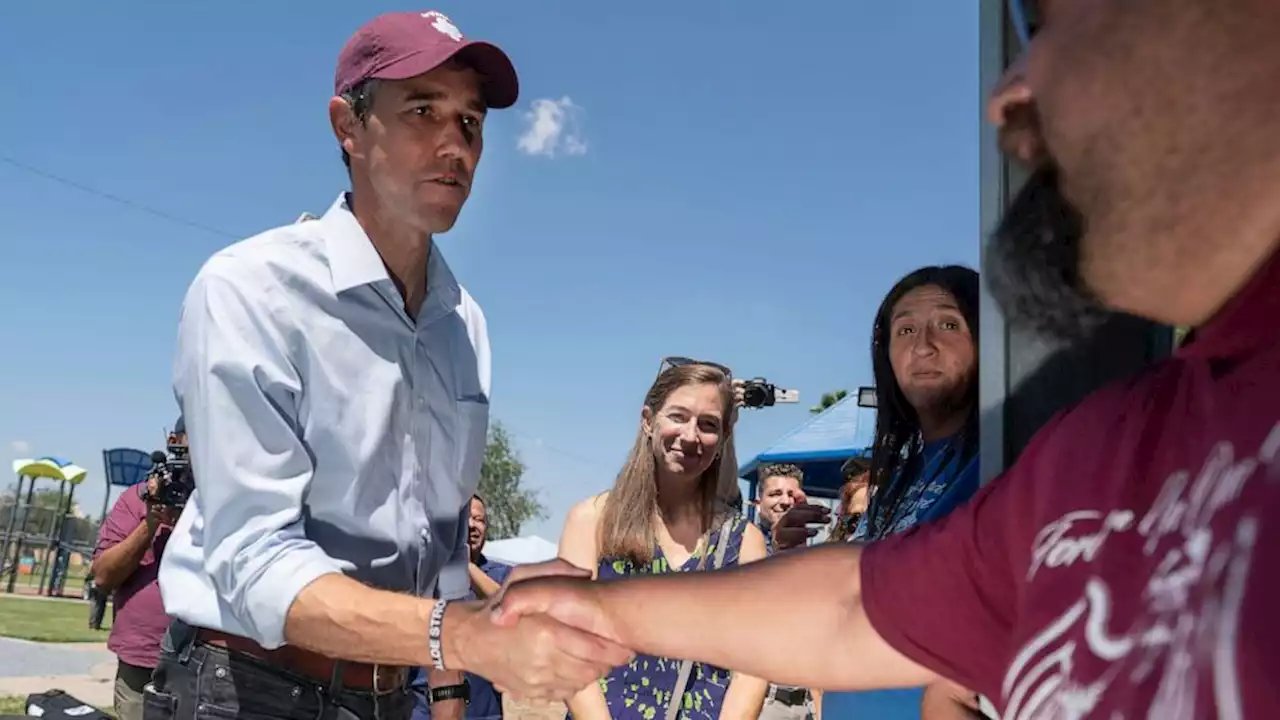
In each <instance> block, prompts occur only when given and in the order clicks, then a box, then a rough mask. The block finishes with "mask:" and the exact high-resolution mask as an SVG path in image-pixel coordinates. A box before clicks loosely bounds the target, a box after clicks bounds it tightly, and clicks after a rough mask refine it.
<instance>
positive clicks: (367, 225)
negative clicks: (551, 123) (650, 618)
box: [145, 11, 630, 720]
mask: <svg viewBox="0 0 1280 720" xmlns="http://www.w3.org/2000/svg"><path fill="white" fill-rule="evenodd" d="M517 95H518V88H517V79H516V73H515V69H514V68H513V67H512V64H511V61H510V60H509V59H508V58H507V56H506V55H505V54H504V53H503V52H502V51H501V50H499V49H498V48H497V47H495V46H493V45H490V44H488V43H484V42H478V41H474V40H470V39H467V38H465V37H464V36H463V35H462V33H461V31H460V30H459V29H458V27H457V25H455V24H454V23H453V21H452V20H450V19H449V18H448V17H446V16H445V15H444V14H442V13H440V12H435V11H427V12H396V13H388V14H385V15H381V16H379V17H377V18H375V19H374V20H372V21H371V22H369V23H368V24H367V25H365V26H364V27H362V28H360V29H359V30H358V31H357V32H356V33H355V35H353V36H352V37H351V39H350V40H349V41H348V42H347V44H346V46H345V47H344V48H343V49H342V52H341V54H340V55H339V58H338V64H337V71H336V73H335V76H334V95H333V98H332V99H331V100H330V101H329V107H328V119H329V122H330V125H331V126H332V128H333V132H334V136H335V138H336V140H337V142H338V146H339V148H340V149H341V153H342V159H343V161H344V163H345V164H346V166H347V168H348V171H349V175H350V181H351V189H350V191H349V192H344V193H342V194H341V195H340V196H339V197H338V199H337V200H336V202H334V203H333V205H332V206H331V207H330V208H329V210H328V212H326V213H325V214H324V216H323V217H321V218H318V219H314V220H310V219H303V220H302V221H301V222H297V223H292V224H289V225H286V226H283V227H279V228H275V229H273V230H269V231H267V232H265V233H262V234H260V235H258V236H256V237H253V238H250V239H248V240H245V241H243V242H240V243H237V244H235V245H232V246H231V247H228V248H226V249H224V250H222V251H220V252H218V253H217V254H216V255H214V256H213V257H212V258H211V259H210V260H209V261H208V262H207V263H206V264H205V265H204V267H203V268H202V269H201V270H200V272H199V274H198V275H197V277H196V279H195V280H194V281H193V282H192V284H191V288H190V290H189V291H188V293H187V296H186V299H185V302H184V305H183V309H182V316H181V321H180V325H179V332H178V349H177V359H176V361H175V366H174V368H175V369H174V390H175V394H176V395H177V399H178V403H179V405H180V406H181V408H182V414H183V416H184V418H185V419H186V422H187V429H188V431H189V437H190V444H191V460H192V467H193V469H194V472H195V478H196V491H195V494H194V495H193V496H192V498H191V500H190V503H189V504H188V507H187V509H186V511H185V512H184V513H183V516H182V518H181V520H180V522H179V523H178V525H177V527H176V528H175V529H174V533H173V536H172V538H171V540H170V544H169V552H168V554H166V556H165V560H164V562H163V564H162V567H161V571H160V589H161V592H162V594H163V597H164V604H165V608H166V609H167V610H168V611H169V613H170V614H171V615H173V616H175V618H177V619H178V620H180V621H181V622H180V623H175V626H174V631H173V632H171V633H170V634H169V636H168V637H169V642H168V646H167V647H165V652H164V654H163V656H162V657H161V659H160V663H159V665H158V666H157V668H156V672H155V675H154V681H153V686H152V687H151V688H149V690H150V692H149V693H148V694H147V695H146V697H145V703H146V707H147V715H148V718H149V720H160V719H161V718H162V717H171V716H175V715H176V716H180V717H195V716H203V714H204V713H205V712H212V711H214V709H216V710H217V712H218V714H220V715H231V716H235V715H245V714H248V715H252V716H253V717H276V718H295V717H302V716H306V717H330V716H331V713H335V712H336V713H338V714H339V715H342V714H343V713H346V714H354V715H355V716H358V717H379V718H404V717H407V716H408V715H409V713H410V711H411V705H412V701H411V699H410V696H409V693H408V692H407V690H406V681H407V678H408V674H409V672H408V669H409V668H411V667H420V666H425V667H426V668H428V675H429V678H428V680H429V684H430V686H431V688H430V699H431V701H432V703H433V708H432V716H433V717H435V718H437V720H441V719H445V718H460V717H462V714H463V708H464V706H465V703H466V701H467V696H468V691H469V688H468V685H467V684H466V682H465V681H464V680H463V672H464V671H469V672H472V673H475V674H478V675H481V676H484V677H487V678H489V679H491V680H492V681H493V682H494V683H495V685H497V686H498V687H499V688H501V689H504V690H510V691H512V692H514V693H516V694H518V695H523V696H527V697H534V698H564V697H567V696H569V695H571V694H573V693H574V692H576V691H577V690H579V689H580V688H582V687H583V686H584V685H586V684H588V683H589V682H592V681H594V680H595V679H596V678H598V677H600V676H602V675H604V674H605V673H606V672H607V671H608V669H609V668H611V667H613V666H614V665H616V664H618V663H620V662H625V661H626V660H627V659H628V658H629V657H630V654H629V653H628V652H626V651H625V650H623V649H621V648H619V647H618V646H616V645H614V644H612V643H610V642H608V641H605V640H602V639H599V638H597V637H595V636H592V635H589V634H587V633H584V632H583V631H581V630H578V629H574V628H570V627H568V626H565V625H562V624H560V623H558V622H556V621H553V620H550V619H548V618H534V619H533V621H532V622H530V623H521V624H520V625H519V626H518V627H514V628H500V627H497V626H494V625H493V624H492V623H491V622H489V620H488V616H487V613H486V611H485V610H484V609H483V608H482V607H480V606H479V605H478V604H476V603H472V604H470V605H468V604H466V603H462V602H453V601H455V600H461V599H463V598H465V597H466V595H467V592H468V589H469V583H468V574H467V571H468V554H469V553H468V546H467V513H468V501H469V500H470V498H471V496H472V493H473V492H474V491H475V489H476V485H477V483H478V482H479V473H480V465H481V460H482V457H483V453H484V447H485V438H486V433H487V430H488V421H489V362H490V360H489V340H488V333H487V329H486V325H485V319H484V315H483V314H482V312H481V310H480V307H479V305H478V304H477V303H476V301H475V300H474V299H472V297H471V296H470V295H469V294H468V293H467V291H466V290H465V289H463V288H462V287H461V286H460V285H459V284H458V282H457V280H455V278H454V276H453V273H452V272H451V271H450V270H449V266H448V265H447V264H446V263H445V260H444V258H443V256H442V255H441V253H440V250H439V248H438V246H437V245H436V243H435V242H434V237H435V235H436V234H438V233H443V232H446V231H448V230H449V229H450V228H451V227H453V225H454V222H455V221H456V220H457V217H458V213H459V212H460V211H461V210H462V206H463V204H464V203H465V202H466V200H467V197H468V196H469V195H470V192H471V187H472V183H473V181H474V179H475V173H476V167H477V165H478V163H479V161H480V155H481V150H482V148H483V145H484V125H485V116H486V114H487V113H488V111H489V110H491V109H496V108H506V107H510V106H511V105H513V104H514V103H515V102H516V98H517ZM521 572H523V573H530V572H572V570H571V569H567V568H566V567H565V566H563V565H557V564H550V565H544V566H540V567H539V568H535V569H533V570H523V571H517V574H519V573H521Z"/></svg>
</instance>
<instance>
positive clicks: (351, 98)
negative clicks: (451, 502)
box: [339, 78, 484, 503]
mask: <svg viewBox="0 0 1280 720" xmlns="http://www.w3.org/2000/svg"><path fill="white" fill-rule="evenodd" d="M377 94H378V79H377V78H366V79H364V80H361V81H360V82H358V83H356V84H355V85H352V86H351V89H350V90H347V91H346V92H344V93H342V99H343V100H346V101H347V104H348V105H350V106H351V114H353V115H355V116H356V120H359V121H360V124H361V125H363V124H365V122H366V121H367V120H368V119H369V110H370V109H372V108H373V99H374V97H376V96H377ZM339 149H340V150H342V164H343V165H345V166H347V174H348V175H350V174H351V156H350V155H348V154H347V151H346V149H345V148H339ZM476 497H479V496H478V495H477V496H476ZM480 502H482V503H483V502H484V500H483V499H482V500H480Z"/></svg>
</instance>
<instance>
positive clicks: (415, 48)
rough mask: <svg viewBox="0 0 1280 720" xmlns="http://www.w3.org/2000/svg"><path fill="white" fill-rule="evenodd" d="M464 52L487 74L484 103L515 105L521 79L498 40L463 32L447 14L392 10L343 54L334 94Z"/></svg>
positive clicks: (372, 23) (412, 74)
mask: <svg viewBox="0 0 1280 720" xmlns="http://www.w3.org/2000/svg"><path fill="white" fill-rule="evenodd" d="M455 56H457V57H460V58H461V59H463V60H465V61H466V62H467V63H468V64H469V65H471V66H472V67H474V68H475V69H476V71H478V72H479V73H480V74H481V75H483V76H484V99H485V104H486V105H488V106H489V107H491V108H507V107H511V106H512V105H515V104H516V98H517V97H518V96H519V94H520V82H519V80H518V78H517V77H516V69H515V66H514V65H512V64H511V59H510V58H508V57H507V54H506V53H504V52H502V50H501V49H499V48H498V46H496V45H492V44H490V43H487V42H480V41H477V40H467V39H465V38H463V37H462V32H461V31H460V30H458V26H457V25H454V24H453V21H452V20H450V19H449V18H448V17H447V16H446V15H445V14H444V13H442V12H437V11H435V10H428V11H426V12H393V13H385V14H383V15H379V16H378V17H376V18H374V19H372V20H370V21H369V22H368V23H366V24H365V26H364V27H362V28H360V29H359V30H357V31H356V33H355V34H354V35H352V36H351V39H350V40H348V41H347V44H346V45H345V46H344V47H343V48H342V54H340V55H338V69H337V71H336V72H335V73H334V76H333V93H334V94H335V95H341V94H342V93H344V92H346V91H348V90H350V89H351V88H352V87H354V86H355V85H356V84H357V83H359V82H361V81H363V80H368V79H370V78H379V79H383V80H406V79H408V78H411V77H416V76H418V75H421V74H423V73H425V72H428V71H430V70H433V69H435V68H437V67H439V66H440V65H442V64H444V63H445V62H446V61H447V60H449V59H450V58H452V57H455Z"/></svg>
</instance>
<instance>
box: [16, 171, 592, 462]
mask: <svg viewBox="0 0 1280 720" xmlns="http://www.w3.org/2000/svg"><path fill="white" fill-rule="evenodd" d="M0 162H3V163H5V164H6V165H10V166H12V167H15V168H17V169H19V170H22V171H24V172H27V173H31V174H32V175H37V176H39V177H42V178H45V179H46V180H50V181H52V182H55V183H57V184H59V185H63V186H66V187H69V188H72V189H75V190H79V191H80V192H82V193H86V194H88V195H93V196H95V197H99V198H102V199H103V200H107V201H110V202H113V203H116V204H117V205H123V206H125V207H128V208H132V209H134V210H138V211H140V212H144V213H147V214H148V215H153V216H155V217H158V218H161V219H163V220H168V221H169V222H174V223H178V224H179V225H185V226H187V227H190V228H195V229H196V230H202V231H204V232H207V233H211V234H213V235H219V236H221V237H225V238H230V239H232V240H239V239H241V238H242V237H244V236H241V235H236V234H234V233H230V232H227V231H226V230H219V229H218V228H215V227H210V226H208V225H205V224H204V223H201V222H198V221H196V220H191V219H189V218H185V217H182V216H181V215H175V214H173V213H171V212H167V211H165V210H161V209H159V208H157V207H154V206H152V205H148V204H146V203H142V202H138V201H137V200H133V199H131V198H127V197H123V196H120V195H116V194H115V193H111V192H107V191H106V190H100V189H98V188H95V187H92V186H89V185H86V184H84V183H82V182H79V181H76V180H72V179H70V178H67V177H63V176H62V175H58V174H56V173H52V172H49V171H48V170H44V169H41V168H38V167H36V166H34V165H30V164H28V163H25V162H23V161H21V160H18V159H16V158H14V157H11V156H9V155H4V154H0ZM504 424H506V425H507V428H508V431H509V432H510V433H511V434H512V435H515V436H516V437H519V438H523V439H525V440H526V441H528V442H530V443H531V444H533V445H534V446H536V447H540V448H544V449H546V450H550V451H551V452H553V453H555V454H557V455H562V456H564V457H566V458H569V459H571V460H575V461H577V462H579V463H582V464H583V465H587V466H588V467H592V468H594V469H597V470H599V469H602V468H603V467H604V466H603V463H601V462H600V461H599V460H592V459H591V458H587V457H584V456H582V455H578V454H577V453H574V452H570V451H569V450H564V449H562V448H558V447H555V446H554V445H548V444H546V443H545V442H543V441H542V440H541V439H539V438H535V437H533V436H532V435H528V434H525V433H522V432H519V431H518V430H516V429H514V428H512V427H511V426H510V424H508V423H505V422H504Z"/></svg>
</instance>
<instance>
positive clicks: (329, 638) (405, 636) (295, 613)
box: [284, 573, 432, 667]
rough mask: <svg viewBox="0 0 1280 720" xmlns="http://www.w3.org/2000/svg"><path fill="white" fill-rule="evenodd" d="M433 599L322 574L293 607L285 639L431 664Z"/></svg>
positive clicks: (376, 659) (364, 657)
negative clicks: (429, 643)
mask: <svg viewBox="0 0 1280 720" xmlns="http://www.w3.org/2000/svg"><path fill="white" fill-rule="evenodd" d="M431 607H432V601H430V600H423V599H422V598H417V597H413V596H411V595H401V594H399V593H393V592H388V591H386V590H375V589H373V588H371V587H368V586H366V585H362V584H361V583H359V582H357V581H355V580H352V579H351V578H349V577H347V576H345V575H342V574H340V573H332V574H329V575H323V576H321V577H320V578H318V579H316V580H315V581H314V582H312V583H311V584H310V585H308V586H307V587H305V588H303V590H302V592H300V593H298V597H297V598H296V599H295V600H294V601H293V604H292V605H291V606H290V607H289V614H288V617H287V619H286V620H285V628H284V634H285V641H286V642H288V644H290V645H293V646H296V647H302V648H306V649H308V650H311V651H314V652H317V653H319V654H321V655H324V656H326V657H331V658H339V659H342V660H350V661H353V662H367V663H379V664H382V665H403V666H407V667H430V666H431V660H430V651H429V650H428V645H427V631H428V627H429V625H430V616H431Z"/></svg>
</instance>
